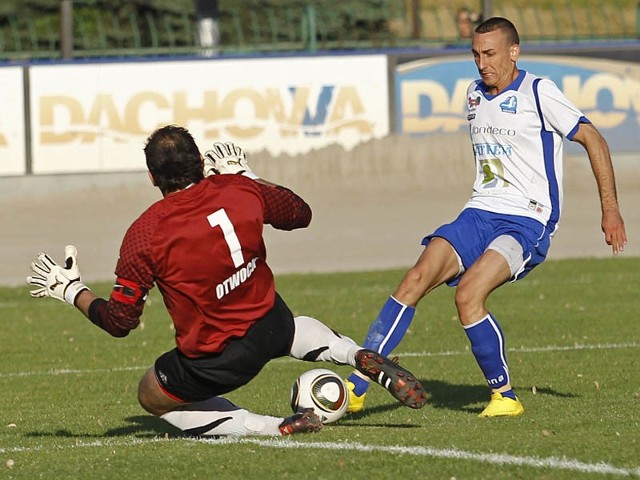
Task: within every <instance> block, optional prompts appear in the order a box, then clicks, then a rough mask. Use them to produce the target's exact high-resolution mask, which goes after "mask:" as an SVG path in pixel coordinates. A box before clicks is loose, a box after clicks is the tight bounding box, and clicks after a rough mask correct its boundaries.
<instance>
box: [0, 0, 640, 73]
mask: <svg viewBox="0 0 640 480" xmlns="http://www.w3.org/2000/svg"><path fill="white" fill-rule="evenodd" d="M62 3H65V2H64V1H63V2H62ZM249 3H250V4H251V8H247V7H246V5H247V2H245V1H242V0H241V1H235V2H222V1H221V2H220V14H219V18H218V24H219V26H220V32H221V40H220V43H219V45H217V47H216V50H215V51H216V53H218V54H221V55H224V54H238V53H240V54H241V53H258V52H286V51H317V50H336V49H340V50H344V49H386V48H402V47H416V46H431V47H437V46H444V45H452V44H453V45H455V44H462V43H466V42H468V38H462V37H461V36H460V32H461V30H460V25H459V24H458V19H457V18H458V17H457V15H458V13H459V12H460V10H461V9H462V8H465V7H466V5H468V4H469V3H472V4H475V6H476V8H475V13H476V14H479V13H481V12H482V8H483V5H484V6H486V5H485V3H486V0H485V2H482V1H479V0H467V1H466V2H465V1H464V0H463V1H457V0H453V1H450V2H446V5H443V4H444V3H445V2H438V1H436V0H372V1H370V2H366V5H367V7H366V8H361V9H358V10H354V9H353V8H350V5H349V1H348V0H316V1H311V0H291V1H289V2H280V3H273V4H270V3H269V2H264V4H265V5H266V6H263V5H262V3H261V2H249ZM130 4H131V7H130V8H128V9H125V10H123V9H120V10H118V11H112V10H99V9H97V8H96V7H95V2H91V1H90V0H75V1H74V2H73V9H72V11H73V16H72V19H71V20H72V21H71V22H69V36H70V38H68V39H67V40H66V41H65V38H64V36H63V35H61V33H60V32H61V24H62V23H63V22H62V20H63V18H62V15H61V14H60V12H59V11H57V12H49V14H45V13H46V12H43V14H42V15H37V16H35V15H34V16H30V17H27V16H24V15H21V16H19V15H17V14H14V13H5V14H1V13H0V61H2V60H4V61H12V60H30V59H57V58H63V57H65V56H67V57H74V58H83V57H85V58H86V57H127V56H159V55H183V54H199V53H201V52H202V49H201V47H200V46H199V39H198V25H197V18H196V14H195V11H192V10H188V9H187V10H184V11H180V12H175V11H174V12H168V11H155V10H148V9H147V10H145V11H140V10H137V9H136V8H135V7H134V6H133V5H134V4H135V2H130ZM489 4H490V6H491V12H492V13H493V14H494V15H500V16H505V17H508V18H510V19H512V20H513V21H514V22H515V23H516V25H517V26H518V28H519V30H520V33H521V37H522V38H523V40H525V41H528V42H547V41H564V40H566V41H593V40H607V39H624V40H630V39H638V37H639V31H640V16H639V15H638V9H639V2H638V1H637V0H581V1H577V0H553V1H551V0H538V1H536V0H528V1H526V0H492V1H490V2H489ZM360 5H362V3H360ZM69 43H70V45H69ZM65 48H67V49H68V50H67V54H66V55H65V54H64V51H65Z"/></svg>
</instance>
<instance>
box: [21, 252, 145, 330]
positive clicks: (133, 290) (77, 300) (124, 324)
mask: <svg viewBox="0 0 640 480" xmlns="http://www.w3.org/2000/svg"><path fill="white" fill-rule="evenodd" d="M77 255H78V252H77V250H76V248H75V247H74V246H73V245H67V247H66V248H65V262H64V265H58V264H57V263H56V262H55V261H54V260H53V259H52V258H51V257H50V256H49V255H47V254H46V253H39V254H38V256H37V258H36V260H35V261H34V262H32V263H31V271H32V275H31V276H29V277H27V283H28V284H30V285H32V286H34V287H36V288H35V289H34V290H31V292H30V294H31V296H32V297H35V298H45V297H51V298H55V299H57V300H60V301H62V302H65V303H68V304H70V305H73V306H75V307H76V308H77V309H78V310H80V312H82V313H83V314H84V316H85V317H87V318H88V319H89V320H91V321H92V322H93V323H94V324H95V325H97V326H98V327H100V328H102V329H103V330H105V331H106V332H108V333H109V334H111V335H112V336H114V337H124V336H126V335H128V334H129V332H130V331H131V330H133V329H134V328H136V327H137V326H138V324H139V323H140V321H139V319H140V316H141V315H142V309H143V308H144V299H145V297H146V291H145V290H143V289H142V288H140V287H136V284H134V283H133V282H129V281H126V280H122V279H120V278H118V281H117V282H116V285H115V286H114V288H113V291H112V293H111V298H110V299H109V300H108V301H107V300H105V299H103V298H101V297H99V296H97V295H96V294H94V293H93V292H92V291H91V290H90V289H89V287H87V286H86V285H85V284H84V283H82V281H81V278H80V269H79V268H78V261H77Z"/></svg>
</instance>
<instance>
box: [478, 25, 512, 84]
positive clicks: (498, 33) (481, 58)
mask: <svg viewBox="0 0 640 480" xmlns="http://www.w3.org/2000/svg"><path fill="white" fill-rule="evenodd" d="M471 51H472V52H473V59H474V61H475V62H476V67H478V73H479V74H480V77H481V78H482V82H483V83H484V84H485V85H486V86H487V87H488V92H489V93H491V94H494V95H495V94H498V93H500V92H501V91H502V90H504V89H505V88H506V87H507V86H508V85H509V84H510V83H511V82H512V81H513V80H514V79H515V78H516V77H517V76H518V69H517V68H516V60H517V59H518V56H519V54H520V46H519V45H518V44H513V43H511V42H510V41H509V37H508V36H507V34H506V33H505V32H503V31H502V30H500V29H496V30H493V31H491V32H487V33H476V34H474V36H473V42H472V47H471Z"/></svg>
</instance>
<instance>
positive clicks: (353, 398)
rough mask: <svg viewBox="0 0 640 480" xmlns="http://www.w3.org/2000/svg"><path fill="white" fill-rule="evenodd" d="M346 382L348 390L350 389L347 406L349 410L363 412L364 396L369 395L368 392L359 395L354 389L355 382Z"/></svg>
mask: <svg viewBox="0 0 640 480" xmlns="http://www.w3.org/2000/svg"><path fill="white" fill-rule="evenodd" d="M344 383H346V384H347V390H349V406H348V407H347V412H349V413H358V412H361V411H362V410H363V409H364V397H366V396H367V393H366V392H365V393H363V394H362V395H360V396H357V395H356V394H355V393H354V391H353V390H354V389H355V388H356V386H355V385H354V384H353V382H350V381H349V380H345V381H344Z"/></svg>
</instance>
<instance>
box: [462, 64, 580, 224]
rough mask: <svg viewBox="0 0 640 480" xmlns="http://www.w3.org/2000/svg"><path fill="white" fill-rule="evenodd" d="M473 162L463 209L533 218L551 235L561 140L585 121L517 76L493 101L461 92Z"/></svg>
mask: <svg viewBox="0 0 640 480" xmlns="http://www.w3.org/2000/svg"><path fill="white" fill-rule="evenodd" d="M467 106H468V116H467V119H468V120H469V131H470V135H471V142H472V145H473V153H474V157H475V162H476V180H475V183H474V186H473V194H472V195H471V198H470V199H469V201H468V202H467V204H466V207H465V208H478V209H481V210H487V211H490V212H495V213H499V214H508V215H519V216H525V217H529V218H533V219H535V220H538V221H539V222H541V223H542V224H543V225H544V226H546V227H547V231H548V232H549V233H553V232H554V231H555V229H556V226H557V223H558V221H559V219H560V211H561V207H562V139H563V137H566V138H568V139H572V138H573V136H574V135H575V133H576V131H577V130H578V127H579V124H580V123H588V122H589V120H587V118H586V117H585V116H584V114H583V113H582V112H581V111H580V110H578V109H577V108H576V107H575V106H574V105H573V104H572V103H571V102H570V101H569V100H568V99H567V98H566V97H565V96H564V94H563V93H562V92H561V91H560V90H559V89H558V87H557V86H556V85H555V83H553V82H552V81H551V80H548V79H543V78H540V77H537V76H535V75H532V74H530V73H527V72H525V71H520V73H519V75H518V78H516V79H515V80H514V81H513V82H512V83H511V85H509V86H508V87H507V88H506V89H505V90H503V91H502V92H501V93H499V94H498V95H489V94H487V93H486V92H485V91H484V89H483V85H482V81H481V80H476V81H474V82H473V83H471V85H470V86H469V89H468V91H467Z"/></svg>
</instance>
